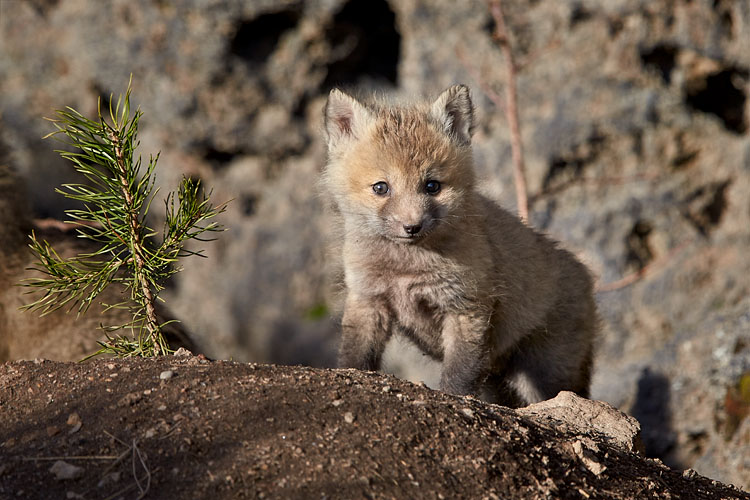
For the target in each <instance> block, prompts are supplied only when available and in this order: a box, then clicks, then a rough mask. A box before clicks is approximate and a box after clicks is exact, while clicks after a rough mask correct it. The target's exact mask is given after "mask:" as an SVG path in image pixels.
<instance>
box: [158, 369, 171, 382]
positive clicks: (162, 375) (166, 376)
mask: <svg viewBox="0 0 750 500" xmlns="http://www.w3.org/2000/svg"><path fill="white" fill-rule="evenodd" d="M173 376H174V372H173V371H172V370H164V371H163V372H161V373H160V374H159V378H160V379H161V380H169V379H170V378H172V377H173Z"/></svg>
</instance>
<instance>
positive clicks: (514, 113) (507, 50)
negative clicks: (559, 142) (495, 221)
mask: <svg viewBox="0 0 750 500" xmlns="http://www.w3.org/2000/svg"><path fill="white" fill-rule="evenodd" d="M488 3H489V7H490V13H491V14H492V18H493V19H494V20H495V32H494V39H495V41H496V42H497V44H498V45H499V46H500V50H501V51H502V52H503V55H504V56H505V66H506V79H507V82H506V86H505V97H506V106H505V114H506V115H507V117H508V125H509V126H510V145H511V151H512V155H513V178H514V180H515V184H516V201H517V204H518V215H519V217H520V218H521V220H522V221H524V222H528V220H529V201H528V194H527V187H526V167H525V165H524V159H523V142H522V140H521V126H520V124H519V120H518V95H517V92H516V65H515V63H514V61H513V49H512V47H511V46H510V38H509V37H508V30H507V28H506V26H505V17H504V16H503V10H502V2H501V1H500V0H488Z"/></svg>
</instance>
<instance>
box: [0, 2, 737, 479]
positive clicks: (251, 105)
mask: <svg viewBox="0 0 750 500" xmlns="http://www.w3.org/2000/svg"><path fill="white" fill-rule="evenodd" d="M504 3H505V4H506V8H507V12H506V14H507V18H508V23H509V26H510V30H511V32H512V33H511V35H512V41H513V44H514V47H515V53H516V55H517V60H518V63H519V75H518V88H519V102H520V109H521V120H522V134H523V138H524V146H525V149H526V155H527V167H528V180H529V188H530V195H531V199H532V202H533V204H532V207H531V213H532V215H531V222H532V224H534V225H535V226H536V227H538V228H541V229H543V230H545V231H547V232H548V233H549V234H550V235H552V236H553V237H555V238H558V239H560V240H562V241H563V242H564V244H565V246H566V247H567V248H569V249H572V250H573V251H575V252H576V253H577V254H578V255H579V256H580V257H581V258H582V259H583V260H584V261H585V262H586V263H587V264H588V265H589V266H590V267H591V268H592V269H593V270H594V272H595V273H596V275H597V276H598V278H599V282H600V285H601V286H602V288H601V290H602V291H600V293H599V294H598V302H599V304H600V308H601V311H602V315H603V317H604V320H605V329H604V332H603V334H602V339H601V345H600V352H599V356H598V359H597V369H596V374H595V380H594V388H593V396H595V397H597V398H600V399H604V400H606V401H609V402H611V403H612V404H614V405H615V406H617V407H619V408H621V409H624V410H626V411H628V412H630V413H632V414H634V415H635V416H637V417H638V418H639V419H640V420H641V422H642V423H643V428H644V442H645V445H646V450H647V452H648V453H650V454H653V455H659V456H662V457H665V458H666V459H667V460H669V461H671V462H670V463H672V464H674V465H678V466H685V467H686V466H691V465H692V466H695V467H698V470H699V471H700V470H701V469H700V467H703V468H704V469H703V470H705V471H706V473H707V474H710V475H713V476H715V477H717V478H720V479H723V480H725V481H729V482H735V483H736V484H741V485H744V486H745V487H748V486H750V478H749V477H748V475H747V474H748V473H747V471H748V470H750V464H748V460H750V449H749V446H750V444H749V443H750V435H749V434H748V423H747V422H748V420H747V419H746V418H744V416H745V415H746V414H747V412H748V408H749V407H750V401H749V400H745V399H743V396H742V393H741V391H740V392H738V391H739V389H738V387H739V384H740V383H741V380H742V377H743V375H747V374H748V373H750V331H749V328H748V323H747V311H748V305H749V304H748V302H747V299H746V298H747V296H748V291H749V290H750V258H749V257H748V244H750V196H748V194H749V193H750V134H749V133H748V127H749V126H750V112H749V111H748V108H750V105H749V104H748V95H750V83H749V82H750V4H748V3H747V2H733V1H721V0H717V1H710V0H692V1H690V0H684V1H680V0H676V1H674V2H652V1H646V0H643V1H639V0H612V1H608V2H595V1H583V0H580V1H557V0H525V1H518V2H504ZM492 28H493V23H492V20H491V17H490V15H489V13H488V11H487V8H486V4H485V3H484V2H482V1H479V0H476V1H466V2H452V1H447V0H446V1H441V0H423V1H419V0H402V1H396V0H393V1H391V2H386V1H385V0H369V1H364V0H360V1H357V0H349V1H348V2H346V1H343V0H330V1H320V2H283V1H254V2H245V1H239V0H237V1H221V2H220V1H218V0H217V1H211V0H201V1H199V0H192V1H181V2H174V3H172V2H159V1H147V0H141V1H131V0H113V1H111V2H87V1H84V0H65V1H55V0H35V1H29V2H21V1H8V0H4V1H2V2H0V29H1V30H2V40H3V44H2V45H0V113H2V120H3V122H4V124H5V126H4V128H3V130H2V137H3V139H4V140H5V141H6V142H8V143H9V144H10V145H11V147H12V154H11V161H12V163H13V165H14V166H15V167H16V168H17V169H18V170H19V171H20V172H21V173H22V174H23V176H24V178H25V179H26V181H27V183H28V185H29V192H30V203H31V204H32V205H33V210H34V212H35V214H36V215H37V216H48V215H52V216H57V217H61V211H62V210H63V209H64V208H65V205H64V203H63V200H61V199H60V197H58V196H57V195H54V194H53V193H52V188H53V187H54V186H55V185H57V184H58V183H60V182H61V181H63V180H64V179H67V178H69V175H70V174H69V172H70V168H69V167H67V166H66V165H64V164H63V163H62V162H61V161H60V160H59V159H58V158H57V157H56V155H55V154H54V153H52V151H51V150H52V149H53V144H51V143H49V142H42V141H41V140H40V139H39V138H40V137H41V136H43V135H44V134H46V133H47V132H49V130H50V127H49V125H48V124H47V123H45V122H44V121H42V120H41V117H42V116H50V115H51V113H52V110H53V109H56V108H59V107H62V106H66V105H69V106H73V107H75V108H77V109H80V110H82V111H84V112H86V113H92V112H94V110H95V103H96V98H97V97H98V96H108V95H109V94H110V93H111V92H114V93H119V92H121V91H123V90H124V87H125V86H126V84H127V80H128V77H129V75H130V74H131V73H132V74H133V80H134V87H135V89H134V94H133V97H134V100H135V101H136V102H137V103H138V104H140V105H141V106H142V107H143V110H144V111H145V113H146V114H145V116H144V117H143V120H142V132H141V141H142V151H143V154H144V155H148V154H149V153H151V152H156V151H161V152H162V157H161V160H160V170H159V176H160V184H162V185H163V186H164V187H165V188H169V187H170V186H174V185H175V184H176V182H177V180H178V179H179V177H180V176H182V175H190V176H196V177H200V178H201V179H203V181H204V182H205V183H206V184H207V185H209V186H213V188H214V198H215V199H216V200H217V201H223V200H225V199H229V198H233V199H234V201H233V202H232V204H231V205H230V208H229V210H228V211H227V213H226V215H225V216H224V219H223V222H224V223H225V224H226V225H227V227H228V231H227V232H226V233H224V234H222V235H221V237H220V239H219V240H218V241H216V242H214V243H211V244H207V245H206V248H207V252H206V253H207V255H208V257H209V258H208V259H201V260H193V261H189V262H187V263H186V269H185V272H183V273H182V274H181V275H180V276H179V278H178V279H177V280H176V282H175V283H174V285H173V287H171V288H170V290H169V293H168V296H167V299H168V300H169V302H170V304H171V306H172V309H173V310H174V312H175V313H176V314H177V316H178V317H180V318H181V319H182V320H183V321H184V323H185V324H186V325H187V326H188V327H189V328H190V329H191V330H192V331H194V332H196V333H197V334H198V337H199V338H198V340H199V342H200V343H202V344H203V347H204V349H205V350H206V351H207V352H208V353H209V354H211V355H214V356H218V357H233V358H234V359H238V360H258V361H274V362H282V363H305V364H313V365H330V364H332V363H333V352H334V349H335V342H336V326H335V319H332V318H331V317H330V316H329V315H328V314H327V313H328V312H329V311H331V310H332V309H333V308H334V307H333V303H334V302H335V300H334V297H335V295H336V290H335V287H333V286H332V285H331V282H330V280H329V279H328V275H329V274H330V272H329V271H328V267H327V266H328V262H329V261H328V259H326V250H325V240H326V237H327V235H329V234H331V228H330V227H329V221H328V220H327V219H326V216H325V214H324V210H323V207H324V204H325V200H323V199H321V198H320V197H319V196H318V195H317V194H316V193H317V189H316V181H317V177H318V173H319V171H320V168H321V166H322V164H323V162H324V151H323V147H322V142H321V134H320V125H321V115H320V113H321V108H322V104H323V102H324V99H325V95H326V93H327V91H328V90H329V89H330V88H331V87H332V86H334V85H344V86H354V87H357V88H362V89H366V90H367V89H380V90H385V91H388V92H394V93H401V94H424V93H435V92H438V91H440V90H441V89H442V88H444V87H446V86H448V85H450V84H452V83H455V82H464V83H467V84H469V85H470V86H471V87H472V88H473V89H474V98H475V102H476V105H477V107H478V108H479V117H480V118H479V119H480V126H479V127H478V130H477V132H476V135H475V141H474V144H475V157H476V162H477V168H478V170H479V173H480V175H481V177H482V178H483V179H485V180H486V182H485V186H486V189H487V190H488V191H489V192H491V193H492V194H493V195H494V196H496V197H497V198H498V199H499V200H501V201H502V202H503V203H504V204H505V205H507V206H511V207H512V206H513V204H514V202H515V196H514V192H513V183H512V176H511V170H510V145H509V140H508V137H509V133H508V126H507V123H506V120H505V117H504V115H503V112H502V110H501V109H498V107H496V106H495V105H494V104H493V103H492V100H491V99H490V98H489V97H488V95H489V93H491V92H496V93H498V94H501V95H502V92H503V82H504V78H505V75H504V68H505V66H504V61H503V58H502V56H501V54H500V52H499V50H498V49H497V47H496V46H495V45H494V43H493V41H492V39H491V36H490V34H491V30H492ZM155 222H158V221H155ZM638 271H644V272H645V276H644V277H643V278H642V279H640V280H638V281H637V282H635V283H633V284H631V285H628V286H615V287H614V289H613V290H611V291H605V290H606V289H607V287H608V285H609V284H612V283H617V282H618V280H620V279H621V278H622V277H624V276H628V275H630V274H632V273H633V272H638ZM738 394H739V395H738ZM748 398H750V396H748ZM743 405H744V406H743ZM725 422H730V424H726V425H725V424H724V423H725ZM727 443H728V444H727Z"/></svg>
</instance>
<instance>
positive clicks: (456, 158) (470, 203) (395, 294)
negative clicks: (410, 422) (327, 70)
mask: <svg viewBox="0 0 750 500" xmlns="http://www.w3.org/2000/svg"><path fill="white" fill-rule="evenodd" d="M473 121H474V117H473V107H472V103H471V98H470V95H469V89H468V88H467V87H465V86H463V85H457V86H454V87H451V88H449V89H448V90H446V91H445V92H443V93H442V94H441V95H440V97H438V98H437V100H436V101H435V102H433V103H432V104H425V103H419V104H413V105H409V106H392V105H386V104H378V103H369V104H364V103H360V102H359V101H357V100H356V99H354V98H352V97H350V96H348V95H346V94H344V93H343V92H341V91H339V90H333V91H331V94H330V96H329V98H328V103H327V105H326V110H325V127H326V131H327V135H328V142H327V144H328V164H327V166H326V169H325V171H324V174H323V185H324V188H325V189H326V190H327V191H328V193H329V194H330V196H331V198H332V200H333V203H334V207H335V210H336V212H338V213H339V214H340V216H341V223H342V226H343V227H342V229H343V242H342V252H341V253H342V255H341V257H342V258H343V270H344V280H345V285H346V303H345V306H344V316H343V320H342V323H343V338H342V341H341V349H340V353H339V364H340V366H342V367H351V368H359V369H362V370H376V369H378V368H379V366H380V361H381V356H382V354H383V350H384V348H385V345H386V342H387V341H388V340H389V338H390V337H391V336H392V335H393V334H394V333H397V334H401V335H404V336H406V337H407V338H409V339H410V340H411V341H413V342H414V343H415V344H416V345H417V346H418V347H419V348H420V349H421V350H422V351H424V352H425V353H426V354H428V355H430V356H431V357H433V358H435V359H437V360H439V361H442V370H443V371H442V375H441V379H440V388H441V389H442V390H444V391H447V392H451V393H454V394H471V393H473V394H480V395H482V397H484V398H486V399H488V400H490V401H492V402H497V403H501V404H505V405H508V406H521V405H525V404H529V403H534V402H538V401H541V400H544V399H548V398H551V397H554V396H555V395H557V393H558V392H559V391H561V390H569V391H574V392H577V393H578V394H580V395H583V396H588V390H589V381H590V376H591V364H592V355H593V352H592V349H593V341H594V337H595V335H596V331H597V327H598V321H597V314H596V306H595V304H594V299H593V296H592V285H591V278H590V276H589V273H588V271H587V270H586V268H585V267H584V266H583V265H582V264H581V263H580V262H578V261H577V260H576V259H575V257H573V255H571V254H570V253H569V252H567V251H565V250H562V249H560V248H558V247H557V246H556V244H555V243H554V242H552V241H550V240H549V239H547V238H546V237H545V236H543V235H541V234H539V233H537V232H535V231H534V230H532V229H531V228H529V227H528V226H526V225H524V224H523V223H521V222H520V221H519V219H518V218H517V217H515V216H514V215H511V214H510V213H509V212H507V211H505V210H503V209H502V208H500V207H499V206H498V205H496V204H495V203H494V202H493V201H491V200H490V199H488V198H486V197H485V196H483V195H482V194H480V193H479V192H478V191H477V189H476V181H475V178H474V169H473V160H472V154H471V144H470V143H471V132H472V128H473V125H474V123H473Z"/></svg>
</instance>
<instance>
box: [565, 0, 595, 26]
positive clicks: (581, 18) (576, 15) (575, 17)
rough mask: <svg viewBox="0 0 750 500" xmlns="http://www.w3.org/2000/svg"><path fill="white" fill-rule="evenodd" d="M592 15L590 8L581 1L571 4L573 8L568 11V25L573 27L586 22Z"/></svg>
mask: <svg viewBox="0 0 750 500" xmlns="http://www.w3.org/2000/svg"><path fill="white" fill-rule="evenodd" d="M592 17H593V14H592V12H591V11H590V10H588V9H587V8H586V7H584V6H583V5H582V4H581V3H576V4H574V5H573V9H572V10H571V12H570V27H571V28H573V27H575V26H576V25H578V24H580V23H583V22H586V21H588V20H589V19H591V18H592Z"/></svg>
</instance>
